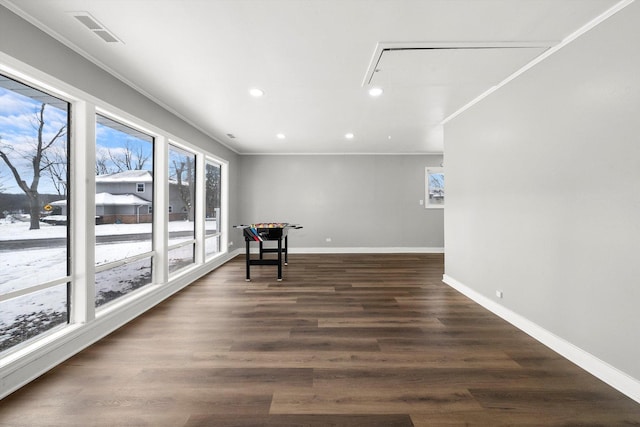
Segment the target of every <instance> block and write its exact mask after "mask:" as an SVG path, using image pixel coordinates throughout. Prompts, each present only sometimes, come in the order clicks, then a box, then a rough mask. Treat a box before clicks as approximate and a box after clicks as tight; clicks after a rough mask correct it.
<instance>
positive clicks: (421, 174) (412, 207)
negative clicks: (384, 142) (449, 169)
mask: <svg viewBox="0 0 640 427" xmlns="http://www.w3.org/2000/svg"><path fill="white" fill-rule="evenodd" d="M441 162H442V156H429V155H415V156H409V155H403V156H376V155H353V156H351V155H349V156H336V155H326V156H311V155H310V156H304V155H302V156H242V158H241V169H242V176H241V178H240V187H239V192H240V193H239V195H240V197H241V198H242V202H241V209H240V211H241V214H240V219H241V220H242V221H243V223H244V224H250V223H255V222H263V221H278V222H285V221H286V222H290V223H299V224H302V225H303V226H304V229H302V230H298V231H295V232H293V233H292V237H291V239H290V240H291V241H290V246H291V248H292V251H295V250H301V248H302V249H303V250H309V251H328V252H331V251H352V250H366V251H382V252H386V251H394V250H410V251H431V250H441V248H442V247H443V245H444V237H443V227H444V226H443V211H442V209H425V208H424V206H421V205H420V203H419V202H420V200H424V198H425V167H426V166H439V165H440V164H441ZM236 234H237V235H236V236H235V237H233V240H235V241H238V240H239V239H240V238H241V236H240V232H239V231H238V233H236ZM327 238H331V242H327V241H326V239H327ZM240 243H241V242H240Z"/></svg>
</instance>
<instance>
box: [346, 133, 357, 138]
mask: <svg viewBox="0 0 640 427" xmlns="http://www.w3.org/2000/svg"><path fill="white" fill-rule="evenodd" d="M344 137H345V138H347V139H353V138H354V137H355V135H354V134H352V133H351V132H349V133H347V134H345V135H344Z"/></svg>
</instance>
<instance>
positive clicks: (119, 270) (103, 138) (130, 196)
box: [95, 115, 154, 306]
mask: <svg viewBox="0 0 640 427" xmlns="http://www.w3.org/2000/svg"><path fill="white" fill-rule="evenodd" d="M153 142H154V140H153V137H151V136H149V135H146V134H144V133H142V132H140V131H138V130H136V129H133V128H131V127H129V126H126V125H124V124H122V123H119V122H116V121H115V120H112V119H109V118H107V117H104V116H101V115H97V117H96V165H95V166H96V170H95V172H96V196H95V198H96V226H95V227H96V250H95V260H96V266H103V265H109V264H110V263H115V264H114V268H113V269H111V270H103V269H99V272H98V273H96V306H99V305H102V304H104V303H106V302H109V301H112V300H113V299H115V298H117V297H119V296H122V295H126V294H127V293H129V292H130V291H132V290H134V289H137V288H138V287H140V286H142V284H147V283H149V282H150V280H151V279H150V278H151V262H150V260H149V262H148V263H147V264H148V265H146V264H145V266H144V267H142V266H140V262H139V261H136V262H133V263H130V264H127V266H126V267H122V266H121V264H122V263H121V261H128V260H129V259H130V258H131V257H135V256H137V255H141V254H145V253H148V252H151V250H152V232H153V215H152V213H151V212H152V211H153V210H152V206H153ZM133 266H139V268H138V269H136V268H133Z"/></svg>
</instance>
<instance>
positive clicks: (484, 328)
mask: <svg viewBox="0 0 640 427" xmlns="http://www.w3.org/2000/svg"><path fill="white" fill-rule="evenodd" d="M289 261H290V262H289V265H288V266H287V267H284V280H283V281H282V282H277V281H276V271H275V268H274V267H272V266H253V267H252V269H251V277H252V281H251V282H245V281H244V259H243V257H238V258H236V259H234V260H232V261H231V262H229V263H228V264H226V265H224V266H223V267H221V268H220V269H218V270H216V271H214V272H213V273H212V274H210V275H208V276H207V277H204V278H202V279H201V280H199V281H197V282H196V283H194V284H193V285H192V286H190V287H188V288H187V289H185V290H184V291H183V292H180V293H179V294H177V295H175V296H173V297H172V298H170V299H169V300H167V301H166V302H164V303H162V304H160V305H159V306H157V307H156V308H155V309H153V310H151V311H150V312H148V313H146V314H144V315H143V316H141V317H139V318H138V319H136V320H134V321H133V322H131V323H130V324H128V325H126V326H125V327H123V328H121V329H120V330H118V331H116V332H114V333H113V334H111V335H110V336H108V337H106V338H105V339H103V340H102V341H100V342H98V343H96V344H95V345H93V346H91V347H90V348H88V349H86V350H85V351H83V352H81V353H80V354H78V355H77V356H75V357H73V358H71V359H70V360H68V361H67V362H66V363H64V364H63V365H60V366H58V367H56V368H55V369H53V370H51V371H50V372H49V373H47V374H46V375H44V376H42V377H41V378H39V379H38V380H36V381H34V382H33V383H31V384H29V385H27V386H26V387H24V388H22V389H21V390H19V391H17V392H15V393H14V394H12V395H10V396H8V397H7V398H5V399H4V400H2V401H0V426H12V427H19V426H29V427H33V426H63V425H64V426H83V427H84V426H186V427H195V426H221V427H228V426H237V427H242V426H310V427H316V426H318V427H319V426H367V427H376V426H385V427H389V426H391V427H393V426H398V427H405V426H465V425H472V426H511V425H513V426H567V425H572V426H583V425H588V426H596V425H601V426H618V425H640V405H639V404H638V403H636V402H634V401H633V400H631V399H629V398H627V397H625V396H624V395H622V394H620V393H618V392H617V391H615V390H613V389H612V388H611V387H609V386H607V385H605V384H604V383H602V382H601V381H599V380H597V379H596V378H594V377H593V376H591V375H589V374H587V373H586V372H584V371H582V370H581V369H579V368H577V367H576V366H574V365H573V364H571V363H570V362H568V361H566V360H564V359H562V358H561V357H560V356H558V355H557V354H555V353H554V352H552V351H551V350H549V349H547V348H546V347H544V346H543V345H541V344H539V343H537V342H536V341H534V340H533V339H532V338H530V337H529V336H527V335H526V334H524V333H523V332H520V331H519V330H517V329H515V328H514V327H513V326H511V325H509V324H508V323H506V322H505V321H503V320H501V319H499V318H498V317H496V316H494V315H493V314H491V313H490V312H488V311H486V310H485V309H483V308H482V307H480V306H478V305H477V304H475V303H473V302H471V301H470V300H469V299H467V298H466V297H464V296H463V295H461V294H459V293H458V292H456V291H455V290H453V289H451V288H449V287H448V286H446V285H444V284H443V283H442V282H441V278H442V273H443V256H442V255H438V254H390V255H389V254H386V255H376V254H367V255H352V254H349V255H343V254H340V255H335V254H321V255H301V254H300V255H299V254H296V255H290V260H289Z"/></svg>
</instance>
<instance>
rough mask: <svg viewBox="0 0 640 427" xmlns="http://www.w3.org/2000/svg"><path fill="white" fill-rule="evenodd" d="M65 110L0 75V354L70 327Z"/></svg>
mask: <svg viewBox="0 0 640 427" xmlns="http://www.w3.org/2000/svg"><path fill="white" fill-rule="evenodd" d="M69 109H70V106H69V104H68V103H67V102H65V101H62V100H60V99H58V98H56V97H54V96H51V95H49V94H47V93H45V92H43V91H40V90H38V89H35V88H32V87H29V86H27V85H24V84H22V83H20V82H17V81H15V80H12V79H10V78H8V77H5V76H2V75H0V241H1V245H0V271H2V274H0V352H3V351H6V350H8V349H10V348H15V346H17V345H19V344H22V343H25V342H27V341H29V340H30V339H31V338H34V337H38V336H40V335H42V334H44V333H45V332H47V331H50V330H52V329H54V328H56V327H57V326H59V325H64V324H66V323H67V322H68V317H69V316H68V313H69V311H68V310H69V307H68V297H69V294H68V282H69V280H70V278H69V249H70V248H69V238H68V235H69V225H70V221H71V218H69V216H68V215H67V214H66V212H64V211H63V206H66V203H67V199H68V192H69V185H68V184H69V180H68V171H69V161H68V152H69V132H68V129H69Z"/></svg>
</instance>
